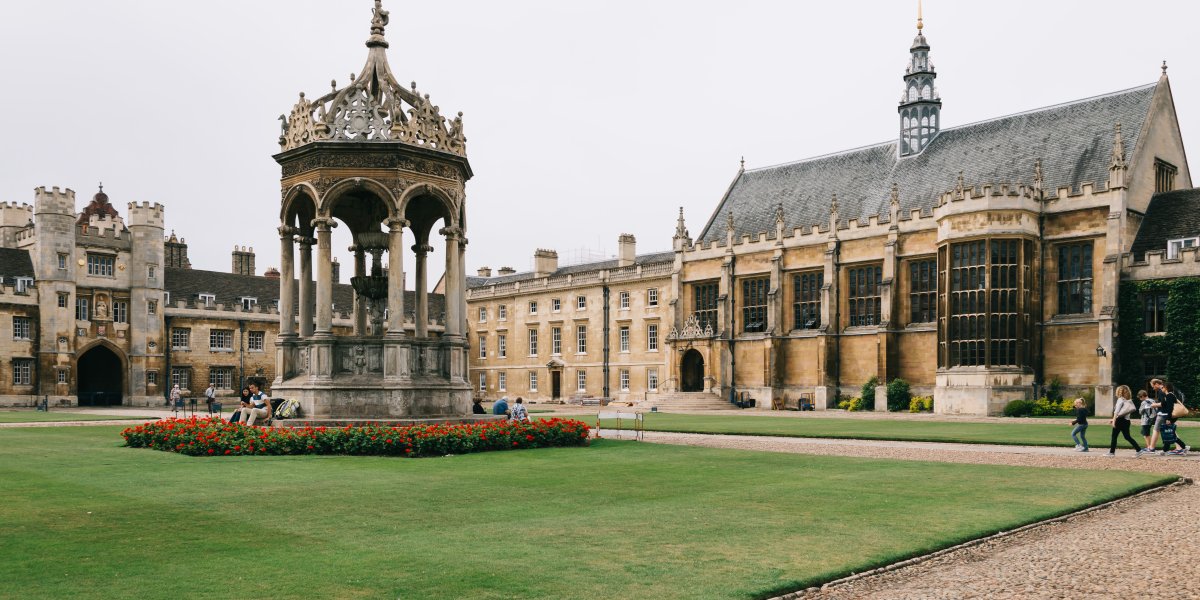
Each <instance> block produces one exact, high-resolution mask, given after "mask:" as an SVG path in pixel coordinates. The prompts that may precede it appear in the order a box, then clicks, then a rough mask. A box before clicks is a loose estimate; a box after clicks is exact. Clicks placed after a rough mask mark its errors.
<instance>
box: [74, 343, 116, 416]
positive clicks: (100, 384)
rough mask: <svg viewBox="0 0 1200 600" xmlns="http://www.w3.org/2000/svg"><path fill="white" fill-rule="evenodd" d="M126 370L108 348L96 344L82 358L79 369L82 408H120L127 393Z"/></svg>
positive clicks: (77, 371) (77, 368)
mask: <svg viewBox="0 0 1200 600" xmlns="http://www.w3.org/2000/svg"><path fill="white" fill-rule="evenodd" d="M124 374H125V367H124V365H122V363H121V357H119V356H117V354H116V353H115V352H113V351H112V350H111V349H109V348H108V347H107V346H103V345H97V346H94V347H93V348H92V349H91V350H88V351H87V352H84V353H83V354H82V355H81V356H80V357H79V362H78V364H77V367H76V381H78V382H79V385H78V387H77V391H76V394H77V397H78V399H79V405H80V406H119V405H120V404H121V400H122V398H123V396H124V393H125V378H124Z"/></svg>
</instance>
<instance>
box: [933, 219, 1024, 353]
mask: <svg viewBox="0 0 1200 600" xmlns="http://www.w3.org/2000/svg"><path fill="white" fill-rule="evenodd" d="M939 253H940V259H939V261H938V264H939V270H938V278H939V279H940V280H941V283H942V286H941V287H942V289H947V290H948V291H949V293H948V294H947V297H946V298H945V299H944V300H943V301H944V302H945V304H944V306H943V308H944V311H943V312H942V314H944V315H945V317H943V318H942V319H941V322H942V324H943V326H942V327H940V328H939V337H940V338H941V340H940V345H941V352H939V355H940V360H939V363H940V364H941V365H942V366H949V367H959V366H1023V365H1024V364H1025V362H1026V360H1027V356H1028V351H1027V347H1026V345H1027V343H1028V341H1027V336H1028V319H1027V315H1026V312H1027V309H1028V308H1027V307H1028V305H1029V291H1028V288H1029V282H1030V281H1031V279H1030V275H1029V272H1030V261H1031V260H1032V256H1033V244H1032V242H1028V241H1022V240H1018V239H990V240H972V241H968V242H958V243H953V244H949V245H947V246H943V247H942V248H941V249H940V250H939ZM947 284H948V285H947Z"/></svg>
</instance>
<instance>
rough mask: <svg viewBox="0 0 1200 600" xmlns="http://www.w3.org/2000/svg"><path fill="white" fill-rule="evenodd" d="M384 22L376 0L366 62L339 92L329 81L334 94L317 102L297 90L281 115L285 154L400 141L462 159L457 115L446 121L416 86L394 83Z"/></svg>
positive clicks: (463, 143) (385, 13)
mask: <svg viewBox="0 0 1200 600" xmlns="http://www.w3.org/2000/svg"><path fill="white" fill-rule="evenodd" d="M388 21H389V17H388V11H386V10H384V8H383V3H382V1H381V0H375V8H374V10H373V11H372V17H371V36H370V37H369V38H367V49H368V50H367V62H366V65H364V66H363V69H362V71H361V72H360V73H359V75H358V76H357V77H355V76H351V78H350V82H349V83H348V84H346V86H345V87H343V88H341V89H338V87H337V83H336V81H335V82H333V83H332V86H331V87H332V88H333V90H332V91H331V92H329V93H328V94H325V95H324V96H321V97H320V98H317V99H316V100H311V101H310V100H308V99H307V98H306V97H305V94H304V92H301V93H300V99H299V101H297V102H296V105H295V106H294V107H293V108H292V112H291V115H290V116H285V115H280V117H279V118H280V120H281V121H283V126H282V132H281V133H280V135H279V145H280V147H281V148H282V149H283V150H284V151H287V150H292V149H293V148H299V147H300V146H304V145H307V144H310V143H312V142H317V141H335V142H401V143H405V144H409V145H414V146H421V147H424V148H428V149H431V150H438V151H441V152H448V153H450V154H456V155H459V156H465V155H466V152H467V149H466V141H467V139H466V137H464V136H463V122H462V113H461V112H460V113H458V116H457V117H455V118H454V119H452V120H447V119H446V117H444V116H442V114H441V109H440V108H439V107H437V106H435V105H434V104H433V102H431V101H430V99H429V94H424V95H422V94H421V93H420V92H418V91H417V84H416V82H413V83H412V84H411V86H410V87H409V88H405V87H404V86H402V85H400V84H399V83H398V82H397V81H396V76H395V75H394V74H393V73H392V68H391V66H390V65H389V64H388V60H387V48H388V42H387V39H386V38H385V37H384V29H385V28H386V27H387V25H388Z"/></svg>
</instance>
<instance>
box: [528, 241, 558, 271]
mask: <svg viewBox="0 0 1200 600" xmlns="http://www.w3.org/2000/svg"><path fill="white" fill-rule="evenodd" d="M557 270H558V253H557V252H555V251H553V250H546V249H545V248H538V249H537V250H536V251H535V252H534V253H533V276H534V277H545V276H547V275H549V274H551V273H553V272H555V271H557Z"/></svg>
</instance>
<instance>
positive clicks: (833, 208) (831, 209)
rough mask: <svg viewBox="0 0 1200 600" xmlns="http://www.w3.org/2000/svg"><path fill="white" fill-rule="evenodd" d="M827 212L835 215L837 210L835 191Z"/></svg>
mask: <svg viewBox="0 0 1200 600" xmlns="http://www.w3.org/2000/svg"><path fill="white" fill-rule="evenodd" d="M829 212H830V213H831V214H834V215H836V214H837V212H838V205H837V192H834V193H833V200H831V201H830V202H829Z"/></svg>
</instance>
